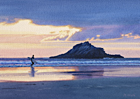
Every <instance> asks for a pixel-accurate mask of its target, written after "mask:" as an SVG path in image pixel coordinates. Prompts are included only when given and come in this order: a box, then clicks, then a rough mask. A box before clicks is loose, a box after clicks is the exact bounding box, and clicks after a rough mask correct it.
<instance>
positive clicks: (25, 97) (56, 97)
mask: <svg viewBox="0 0 140 99" xmlns="http://www.w3.org/2000/svg"><path fill="white" fill-rule="evenodd" d="M139 92H140V78H139V77H127V78H125V77H121V78H118V77H116V78H94V79H83V80H71V81H47V82H1V83H0V99H140V94H139Z"/></svg>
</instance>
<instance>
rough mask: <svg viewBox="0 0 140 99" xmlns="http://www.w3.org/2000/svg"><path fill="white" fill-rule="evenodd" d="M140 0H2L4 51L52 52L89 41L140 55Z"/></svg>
mask: <svg viewBox="0 0 140 99" xmlns="http://www.w3.org/2000/svg"><path fill="white" fill-rule="evenodd" d="M139 10H140V0H0V52H1V53H0V57H2V58H3V57H4V58H7V57H11V58H12V57H24V58H26V57H29V56H32V55H33V54H34V55H35V57H50V56H54V55H58V54H61V53H65V52H67V51H68V50H69V49H71V48H72V47H73V46H74V45H75V44H77V43H81V42H85V41H89V42H90V43H92V44H93V45H94V46H96V47H103V48H104V50H105V51H106V52H107V53H109V54H121V55H122V56H124V57H126V58H129V57H131V58H140V29H139V27H140V12H139Z"/></svg>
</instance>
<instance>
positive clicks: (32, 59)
mask: <svg viewBox="0 0 140 99" xmlns="http://www.w3.org/2000/svg"><path fill="white" fill-rule="evenodd" d="M28 58H29V59H31V62H32V64H31V67H32V66H33V65H34V64H35V63H37V62H36V61H35V60H34V55H33V56H32V58H30V57H28Z"/></svg>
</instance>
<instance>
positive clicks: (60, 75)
mask: <svg viewBox="0 0 140 99" xmlns="http://www.w3.org/2000/svg"><path fill="white" fill-rule="evenodd" d="M139 71H140V67H123V66H122V67H106V66H105V67H99V66H97V67H96V66H79V67H78V66H69V67H18V68H0V81H21V82H32V81H63V80H77V79H91V78H97V77H139V76H140V72H139Z"/></svg>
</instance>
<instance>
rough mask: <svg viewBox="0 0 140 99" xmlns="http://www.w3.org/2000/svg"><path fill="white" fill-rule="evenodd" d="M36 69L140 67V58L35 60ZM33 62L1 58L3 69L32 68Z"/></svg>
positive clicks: (23, 59)
mask: <svg viewBox="0 0 140 99" xmlns="http://www.w3.org/2000/svg"><path fill="white" fill-rule="evenodd" d="M35 61H36V64H35V65H34V67H57V66H99V67H101V66H111V67H113V66H118V67H119V66H124V67H135V66H138V67H139V66H140V58H104V59H49V58H35ZM30 65H31V60H30V59H28V58H0V68H1V67H30Z"/></svg>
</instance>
